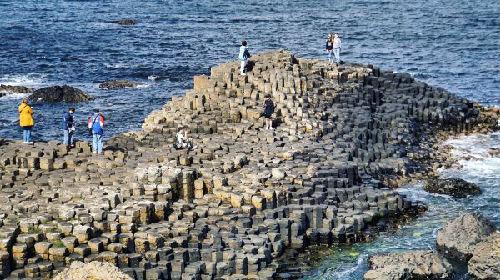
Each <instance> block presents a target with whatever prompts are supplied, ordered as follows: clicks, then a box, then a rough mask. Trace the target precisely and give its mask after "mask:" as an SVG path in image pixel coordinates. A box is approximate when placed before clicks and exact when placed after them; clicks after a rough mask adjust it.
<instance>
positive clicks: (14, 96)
mask: <svg viewBox="0 0 500 280" xmlns="http://www.w3.org/2000/svg"><path fill="white" fill-rule="evenodd" d="M28 95H29V93H9V94H7V95H5V96H2V97H0V100H18V99H22V98H24V97H27V96H28Z"/></svg>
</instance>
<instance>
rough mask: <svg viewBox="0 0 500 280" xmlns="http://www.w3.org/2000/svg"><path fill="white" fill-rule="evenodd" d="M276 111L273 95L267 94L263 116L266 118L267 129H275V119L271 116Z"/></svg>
mask: <svg viewBox="0 0 500 280" xmlns="http://www.w3.org/2000/svg"><path fill="white" fill-rule="evenodd" d="M273 113H274V102H273V100H272V99H271V95H270V94H268V95H266V100H265V101H264V112H262V116H264V118H265V119H266V129H271V130H272V129H273V119H272V118H271V116H272V115H273Z"/></svg>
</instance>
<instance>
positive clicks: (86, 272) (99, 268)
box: [53, 261, 132, 280]
mask: <svg viewBox="0 0 500 280" xmlns="http://www.w3.org/2000/svg"><path fill="white" fill-rule="evenodd" d="M53 279H54V280H82V279H95V280H106V279H117V280H132V278H130V276H128V275H126V274H124V273H123V272H121V271H120V270H119V269H118V268H117V267H115V266H113V265H111V264H109V263H105V262H97V261H93V262H90V263H82V262H79V261H75V262H73V263H71V266H70V267H69V268H66V269H64V270H63V271H62V272H61V273H59V274H57V275H56V276H55V277H54V278H53Z"/></svg>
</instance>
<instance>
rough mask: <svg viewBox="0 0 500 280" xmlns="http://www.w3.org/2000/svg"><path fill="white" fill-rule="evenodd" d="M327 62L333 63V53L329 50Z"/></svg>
mask: <svg viewBox="0 0 500 280" xmlns="http://www.w3.org/2000/svg"><path fill="white" fill-rule="evenodd" d="M328 62H330V63H333V53H332V51H331V50H329V51H328Z"/></svg>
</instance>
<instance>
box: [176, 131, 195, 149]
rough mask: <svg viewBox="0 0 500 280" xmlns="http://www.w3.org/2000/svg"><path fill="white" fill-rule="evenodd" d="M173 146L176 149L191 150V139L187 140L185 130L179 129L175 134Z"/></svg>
mask: <svg viewBox="0 0 500 280" xmlns="http://www.w3.org/2000/svg"><path fill="white" fill-rule="evenodd" d="M174 146H175V148H176V149H193V139H191V138H188V135H187V130H184V129H179V131H178V132H177V134H175V145H174Z"/></svg>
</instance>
